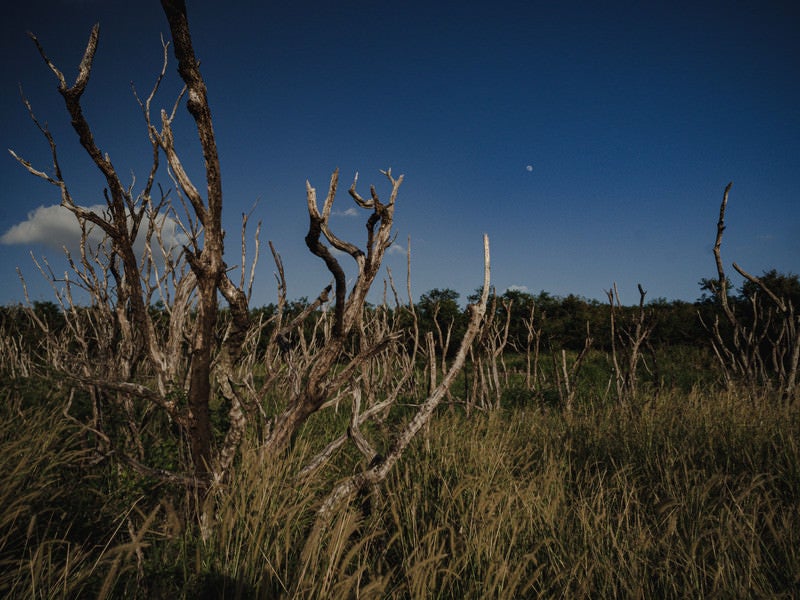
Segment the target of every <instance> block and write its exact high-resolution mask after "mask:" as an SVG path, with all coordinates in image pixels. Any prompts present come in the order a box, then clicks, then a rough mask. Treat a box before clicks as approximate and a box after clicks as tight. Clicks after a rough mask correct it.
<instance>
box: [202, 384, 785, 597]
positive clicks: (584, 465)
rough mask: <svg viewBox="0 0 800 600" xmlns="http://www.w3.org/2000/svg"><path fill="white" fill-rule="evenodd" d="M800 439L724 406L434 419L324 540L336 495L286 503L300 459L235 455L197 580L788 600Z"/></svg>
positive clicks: (358, 590)
mask: <svg viewBox="0 0 800 600" xmlns="http://www.w3.org/2000/svg"><path fill="white" fill-rule="evenodd" d="M798 430H800V419H799V418H798V411H797V409H796V408H795V409H793V408H789V407H786V406H780V405H778V404H776V403H775V402H773V401H772V400H771V399H768V398H760V399H753V398H748V397H746V396H743V395H738V394H734V393H727V392H725V393H718V394H707V393H697V392H695V393H692V394H689V395H686V394H670V393H665V394H661V395H658V396H654V397H651V398H649V399H648V401H647V402H646V403H643V404H640V405H639V406H638V408H637V410H633V411H630V412H625V413H622V412H620V410H618V409H617V408H615V407H613V406H594V407H593V406H590V405H584V406H583V407H582V408H580V409H579V410H577V411H575V412H574V413H573V414H572V415H570V416H568V417H564V416H563V415H562V414H561V413H560V412H557V411H554V410H551V409H546V408H529V409H524V410H523V409H517V410H514V411H508V412H495V413H491V414H484V415H479V416H477V417H476V416H475V415H473V416H472V417H470V418H466V417H465V416H464V415H462V414H460V413H458V412H453V411H445V412H443V414H442V415H441V416H440V418H439V419H438V420H437V421H436V422H435V423H434V424H432V426H431V431H430V433H429V436H428V439H426V440H419V442H418V443H417V444H416V446H415V447H414V448H413V449H412V450H411V452H410V454H409V455H408V456H407V457H406V458H405V459H404V460H403V461H402V462H401V463H400V464H399V465H398V468H397V470H396V471H394V472H393V474H392V476H391V477H390V479H389V480H388V481H386V482H385V485H384V486H383V487H382V488H381V491H380V493H379V494H378V495H377V496H375V497H373V498H371V502H370V504H369V510H363V508H362V507H363V505H358V504H356V505H354V506H352V507H349V508H345V509H343V510H342V511H341V512H340V513H339V514H338V515H337V516H336V517H335V519H334V521H333V522H332V523H329V524H328V526H327V527H326V528H325V529H324V530H319V529H316V528H315V523H314V519H313V511H314V508H315V506H317V505H318V502H319V501H320V500H321V498H322V497H323V496H324V493H325V490H326V489H328V488H329V487H330V485H331V484H332V481H328V482H325V481H319V482H315V483H305V484H303V485H300V486H298V484H297V483H296V482H295V481H294V479H293V477H294V473H295V472H296V469H297V468H299V465H300V464H302V462H303V458H304V452H305V450H304V449H303V445H302V444H300V445H298V447H296V448H295V450H294V451H293V452H292V456H291V457H290V460H288V461H287V462H286V463H282V464H279V465H278V464H262V463H261V462H259V461H258V460H257V459H256V454H251V455H246V456H245V458H244V460H243V461H242V464H241V465H240V468H239V470H238V471H237V473H236V476H235V478H234V481H232V482H231V487H230V493H229V494H226V495H225V496H224V498H223V499H222V501H221V503H220V509H219V512H218V520H217V525H216V526H217V530H216V531H215V533H214V535H212V537H211V539H210V541H209V542H208V543H207V544H205V545H204V546H202V548H201V551H200V554H201V562H202V565H203V569H205V570H206V571H207V573H208V574H209V576H211V575H212V574H213V577H212V579H213V580H214V581H216V582H218V585H220V583H219V582H223V584H226V585H227V587H226V585H223V586H222V587H217V588H215V589H216V590H217V591H218V592H219V590H220V589H224V590H225V591H226V592H227V593H226V595H225V597H264V598H270V597H362V598H368V597H376V598H378V597H380V598H384V597H386V598H484V597H487V596H489V597H496V598H524V597H587V596H593V597H632V598H651V597H663V598H683V597H687V596H689V597H706V596H719V597H792V596H794V595H796V594H797V593H799V592H800V551H799V550H798V548H800V501H799V500H798V499H799V498H800V470H798V465H800V449H799V448H798V442H797V435H796V432H797V431H798ZM337 476H338V475H336V474H334V475H333V476H332V477H330V478H329V479H335V478H336V477H337ZM195 589H196V588H195Z"/></svg>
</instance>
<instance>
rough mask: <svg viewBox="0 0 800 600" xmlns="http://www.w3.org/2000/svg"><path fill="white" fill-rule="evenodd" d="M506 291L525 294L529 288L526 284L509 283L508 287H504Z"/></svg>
mask: <svg viewBox="0 0 800 600" xmlns="http://www.w3.org/2000/svg"><path fill="white" fill-rule="evenodd" d="M506 291H507V292H520V293H523V294H527V293H528V291H529V290H528V286H527V285H510V286H508V288H506Z"/></svg>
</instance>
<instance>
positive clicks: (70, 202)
mask: <svg viewBox="0 0 800 600" xmlns="http://www.w3.org/2000/svg"><path fill="white" fill-rule="evenodd" d="M162 4H163V8H164V11H165V14H166V16H167V20H168V22H169V25H170V29H171V31H172V38H173V40H174V49H175V56H176V58H177V60H178V70H179V73H180V75H181V78H182V79H183V81H184V83H185V85H186V87H185V90H184V92H182V93H181V94H180V96H179V100H180V99H181V98H182V97H183V96H184V93H185V95H186V98H187V103H186V105H187V108H188V110H189V113H190V114H191V115H192V117H193V119H194V121H195V124H196V127H197V131H198V134H199V138H200V144H201V147H202V152H203V157H204V163H205V184H204V187H205V190H206V191H205V194H203V193H201V191H200V189H199V188H198V187H197V186H196V185H195V184H194V183H193V182H192V180H191V179H190V178H189V176H188V175H187V173H186V171H185V170H184V168H183V165H182V163H181V160H180V157H179V155H178V151H177V149H176V147H175V143H174V138H173V134H172V123H173V120H174V118H175V116H176V109H177V107H178V102H176V103H175V106H174V107H173V109H172V111H171V112H167V111H164V110H162V111H161V117H160V124H159V125H156V124H155V123H154V122H153V120H152V119H151V103H152V101H153V99H154V97H155V94H156V92H157V90H158V88H159V85H160V83H161V80H162V78H163V77H164V75H165V73H166V66H167V48H168V44H166V43H165V44H164V61H163V66H162V70H161V73H160V75H159V77H158V78H157V80H156V83H155V85H154V86H153V89H152V91H151V93H150V94H149V96H148V97H147V98H146V99H145V100H140V105H141V107H142V112H143V115H144V118H145V122H146V127H147V131H148V135H149V139H150V143H151V146H152V156H153V159H152V165H151V168H150V172H149V174H148V177H147V179H146V182H145V185H144V187H143V189H142V190H141V191H140V192H138V193H134V191H133V188H134V186H133V184H131V185H130V186H126V185H124V184H123V182H122V180H121V178H120V177H119V175H118V171H117V169H116V167H115V166H114V164H113V162H112V160H111V158H110V156H109V155H108V153H104V152H103V151H102V150H101V149H100V147H99V146H98V144H97V142H96V141H95V137H94V135H93V133H92V129H91V126H90V124H89V122H88V120H87V119H86V117H85V115H84V113H83V110H82V106H81V100H82V97H83V94H84V92H85V91H86V89H87V86H88V83H89V78H90V75H91V71H92V65H93V60H94V56H95V52H96V49H97V43H98V39H99V35H100V28H99V25H95V26H94V27H93V28H92V32H91V34H90V36H89V41H88V43H87V46H86V50H85V52H84V55H83V58H82V60H81V62H80V65H79V72H78V76H77V78H76V80H75V82H74V83H73V84H72V85H69V84H68V83H67V80H66V78H65V76H64V74H63V73H62V72H61V70H59V69H58V68H57V67H56V66H55V64H54V63H53V62H52V61H51V60H50V59H49V57H48V56H47V54H46V53H45V51H44V48H43V47H42V45H41V44H40V43H39V41H38V40H37V39H36V38H35V37H34V36H33V35H31V38H32V39H33V41H34V42H35V44H36V46H37V48H38V50H39V53H40V54H41V56H42V58H43V59H44V61H45V63H46V64H47V66H48V67H49V68H50V70H51V71H52V72H53V73H54V75H55V76H56V78H57V80H58V84H59V85H58V90H59V93H60V94H61V96H62V97H63V99H64V103H65V106H66V109H67V112H68V114H69V115H70V118H71V121H72V125H73V128H74V130H75V133H76V134H77V137H78V140H79V142H80V144H81V146H82V147H83V149H84V150H85V151H86V153H87V154H88V155H89V157H90V158H91V159H92V161H93V162H94V164H95V166H96V167H97V168H98V170H99V171H100V172H101V173H102V175H103V177H104V178H105V181H106V190H105V192H104V197H105V202H106V210H105V211H104V213H103V214H97V213H95V212H92V211H90V210H88V209H86V208H83V207H81V206H79V205H78V204H77V203H76V202H75V201H74V199H73V197H72V195H71V193H70V191H69V187H68V185H67V183H66V181H65V178H64V176H63V174H62V171H61V167H60V164H59V158H58V154H57V152H56V144H55V141H54V139H53V137H52V135H51V134H50V132H49V130H48V129H47V127H46V126H44V125H42V124H41V123H40V122H39V121H38V120H37V119H36V117H35V115H34V113H33V110H32V108H31V106H30V104H28V103H27V101H26V106H27V107H28V110H29V113H30V115H31V118H32V119H33V120H34V123H35V124H36V125H37V127H38V128H39V130H40V131H41V132H42V134H43V135H44V136H45V138H46V140H47V142H48V144H49V146H50V149H51V156H52V161H53V170H52V173H51V174H48V173H46V172H44V171H40V170H37V169H35V168H34V167H33V166H32V165H31V164H30V163H28V162H27V161H25V160H24V159H22V158H20V157H18V156H17V155H16V154H14V153H13V152H12V154H13V155H14V157H15V158H17V160H18V161H19V162H20V163H21V164H22V165H23V166H24V167H25V168H26V169H28V171H30V172H31V173H32V174H34V175H36V176H38V177H41V178H43V179H45V180H46V181H48V182H50V183H51V184H53V185H55V186H57V187H58V188H59V189H60V192H61V206H63V207H65V208H67V209H68V210H70V211H71V212H72V213H73V214H74V215H75V217H76V219H77V220H78V222H79V224H80V225H81V228H82V230H83V232H84V236H83V240H82V244H81V256H80V258H79V259H77V258H76V259H73V257H70V262H71V266H72V267H73V272H75V273H77V275H78V280H77V281H76V282H74V283H73V284H70V282H69V281H67V286H66V292H65V297H62V298H60V301H62V304H63V306H64V308H65V311H71V312H73V313H77V309H76V307H75V305H74V303H73V302H72V299H71V295H70V285H78V287H82V288H83V289H84V290H85V291H86V292H88V294H89V296H90V298H91V303H92V306H93V309H94V310H93V311H92V315H93V317H95V318H94V321H93V323H94V327H95V329H97V327H98V326H99V325H100V324H102V325H103V326H104V327H105V328H106V329H107V330H108V331H99V330H96V331H94V332H89V333H87V332H84V334H83V335H82V336H81V335H79V336H78V337H79V338H80V339H84V340H86V339H92V340H94V341H95V342H96V341H102V340H104V339H105V340H114V342H115V348H114V349H113V351H112V352H110V354H111V355H113V356H114V357H116V359H117V360H116V364H115V365H114V368H113V369H106V370H105V371H104V372H97V370H96V369H90V365H92V364H93V363H92V362H90V361H87V362H85V363H84V367H85V368H84V372H83V373H79V375H80V379H81V381H82V382H83V383H84V384H85V385H89V386H92V387H94V388H98V389H102V390H106V391H110V392H112V393H114V394H117V395H120V394H121V395H123V396H126V400H125V402H131V401H132V399H133V398H138V399H144V400H145V401H146V402H153V403H155V404H156V405H158V406H160V407H161V408H163V409H165V410H166V411H167V412H168V413H169V414H170V417H171V418H172V419H173V421H174V422H176V423H178V424H179V425H180V426H181V427H182V428H183V429H184V432H185V434H186V435H187V438H188V440H189V443H190V447H191V457H192V462H193V465H194V472H195V475H196V477H197V478H198V480H199V481H206V480H207V479H208V476H209V473H210V471H211V470H212V469H213V463H214V461H215V457H214V456H213V452H212V443H211V423H210V415H209V400H210V397H211V394H212V370H214V369H215V370H216V376H215V377H214V378H215V379H216V384H217V385H219V387H220V389H221V390H222V392H223V394H224V395H225V396H226V398H227V399H228V400H229V401H230V402H231V417H232V419H231V421H232V426H231V427H232V429H237V428H241V422H240V419H237V418H235V417H236V411H237V407H236V404H237V400H236V398H235V393H234V392H233V390H232V389H231V386H230V384H229V374H230V369H231V365H232V364H234V363H235V362H236V361H237V360H238V359H239V357H240V354H241V347H242V343H243V341H244V337H245V335H246V332H247V329H248V327H249V312H248V307H247V304H248V300H247V292H246V289H245V286H244V285H243V282H240V283H239V284H238V285H237V284H236V283H234V282H233V281H231V279H230V278H229V276H228V269H227V266H226V264H225V262H224V260H223V253H224V244H223V237H224V233H223V230H222V183H221V174H220V169H219V159H218V156H217V149H216V142H215V138H214V130H213V127H212V122H211V113H210V110H209V106H208V100H207V95H206V87H205V83H204V82H203V78H202V76H201V74H200V70H199V66H198V61H197V59H196V58H195V55H194V50H193V47H192V42H191V37H190V35H189V27H188V21H187V18H186V7H185V4H184V3H183V2H180V1H178V2H172V1H168V0H165V1H164V2H163V3H162ZM162 155H163V156H165V157H166V160H167V163H168V165H169V169H170V173H171V175H172V177H173V181H174V182H175V183H176V185H177V188H178V193H179V194H180V197H181V200H182V201H184V206H185V207H186V214H185V216H184V220H183V221H182V222H181V223H180V227H182V228H183V232H184V234H185V238H186V244H185V245H184V247H183V251H182V252H181V253H180V254H178V253H177V252H175V251H174V249H173V248H168V247H165V246H164V245H163V243H162V242H163V240H162V238H161V233H162V227H163V224H164V222H165V221H164V219H165V215H171V217H170V218H173V217H174V218H176V220H179V219H177V213H176V212H175V210H174V209H173V208H172V206H171V203H170V202H171V200H170V199H169V197H168V194H167V193H165V192H161V194H160V197H158V198H154V192H155V189H154V183H155V180H156V174H157V172H158V170H159V166H160V158H161V156H162ZM92 228H97V229H99V230H100V231H101V232H102V234H103V235H104V243H103V244H101V245H100V246H98V247H97V248H89V247H88V244H87V239H88V238H87V232H88V231H89V230H91V229H92ZM201 232H202V234H201ZM140 236H144V237H145V239H146V244H145V246H146V251H145V256H143V257H139V256H137V253H136V251H135V247H134V245H135V243H136V240H137V238H139V237H140ZM159 250H160V251H161V257H160V258H161V259H163V267H161V269H160V270H159V268H158V267H157V266H156V264H157V262H158V261H157V259H158V258H159V257H156V256H154V253H156V252H158V251H159ZM187 265H188V267H187ZM241 268H242V270H244V264H243V265H241ZM218 293H221V294H222V295H223V296H224V297H225V299H226V300H227V302H228V306H229V308H230V313H231V316H232V317H231V321H230V323H229V326H228V331H227V333H226V335H225V341H224V343H223V344H221V346H219V347H218V345H217V343H216V341H215V333H216V332H215V329H216V327H217V316H218V312H219V311H218V307H217V294H218ZM155 294H160V295H161V296H162V299H165V300H167V302H164V304H165V305H166V306H167V307H168V308H167V310H168V312H169V316H170V321H171V323H170V325H171V327H170V328H169V330H170V331H171V334H168V335H167V338H166V339H164V334H163V331H158V328H157V326H156V323H155V322H154V317H153V315H152V312H151V310H150V306H151V302H153V301H154V300H155V298H154V295H155ZM71 322H72V323H73V325H74V326H75V325H76V324H77V323H78V320H77V319H75V318H73V319H71ZM74 333H78V332H74ZM108 333H111V335H108ZM186 345H188V352H187V353H186V355H185V356H182V353H183V352H184V349H183V348H184V346H186ZM87 358H88V357H87ZM214 364H216V365H217V366H216V367H214V366H213V365H214ZM137 374H142V375H149V376H151V377H153V378H154V380H155V389H151V388H149V387H145V386H142V385H139V384H133V383H132V381H133V380H134V379H135V376H136V375H137ZM176 389H178V390H185V393H186V398H187V401H188V410H186V411H185V412H184V411H183V410H182V409H180V408H179V407H178V405H177V403H176V402H175V401H174V400H173V399H171V397H170V394H172V393H173V392H174V390H176Z"/></svg>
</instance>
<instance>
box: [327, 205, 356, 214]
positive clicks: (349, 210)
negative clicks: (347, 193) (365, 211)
mask: <svg viewBox="0 0 800 600" xmlns="http://www.w3.org/2000/svg"><path fill="white" fill-rule="evenodd" d="M333 214H334V215H335V216H337V217H357V216H358V209H357V208H356V207H355V206H351V207H350V208H348V209H347V210H335V211H333Z"/></svg>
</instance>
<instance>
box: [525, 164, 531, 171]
mask: <svg viewBox="0 0 800 600" xmlns="http://www.w3.org/2000/svg"><path fill="white" fill-rule="evenodd" d="M525 170H526V171H527V172H528V173H530V172H531V171H533V165H525Z"/></svg>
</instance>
